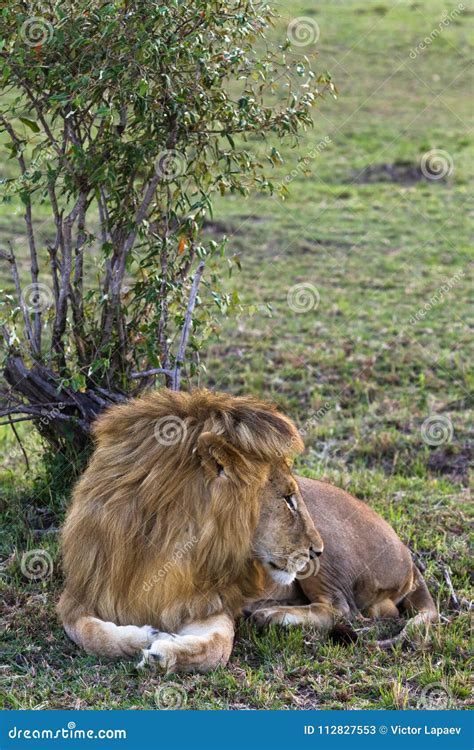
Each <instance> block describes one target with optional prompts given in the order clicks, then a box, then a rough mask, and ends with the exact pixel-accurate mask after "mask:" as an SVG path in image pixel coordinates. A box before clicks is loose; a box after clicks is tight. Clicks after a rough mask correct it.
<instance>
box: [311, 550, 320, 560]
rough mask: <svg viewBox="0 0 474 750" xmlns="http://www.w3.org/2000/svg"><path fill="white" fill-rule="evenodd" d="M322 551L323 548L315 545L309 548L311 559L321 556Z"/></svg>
mask: <svg viewBox="0 0 474 750" xmlns="http://www.w3.org/2000/svg"><path fill="white" fill-rule="evenodd" d="M321 553H322V549H316V548H315V547H310V548H309V557H310V560H314V558H315V557H319V556H320V555H321Z"/></svg>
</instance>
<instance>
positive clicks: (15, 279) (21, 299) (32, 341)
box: [0, 245, 39, 353]
mask: <svg viewBox="0 0 474 750" xmlns="http://www.w3.org/2000/svg"><path fill="white" fill-rule="evenodd" d="M0 257H1V258H4V259H5V260H8V262H9V263H10V266H11V272H12V277H13V283H14V284H15V290H16V294H17V297H18V304H19V305H20V310H21V312H22V315H23V322H24V324H25V331H26V336H27V339H28V341H29V342H30V346H31V350H32V351H33V352H34V351H37V350H36V346H35V339H34V336H33V330H32V328H31V321H30V315H29V312H28V307H27V305H26V302H25V299H24V297H23V293H22V291H21V282H20V276H19V273H18V267H17V264H16V258H15V254H14V252H13V249H12V247H11V245H10V253H9V254H8V253H6V252H5V251H4V250H0ZM38 353H39V352H38Z"/></svg>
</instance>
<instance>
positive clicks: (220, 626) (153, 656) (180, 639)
mask: <svg viewBox="0 0 474 750" xmlns="http://www.w3.org/2000/svg"><path fill="white" fill-rule="evenodd" d="M233 643H234V623H233V621H232V619H231V618H230V617H229V616H228V615H226V614H224V613H222V614H219V615H214V616H212V617H208V618H207V619H206V620H200V621H198V622H192V623H189V624H188V625H185V626H183V627H182V628H180V629H179V631H178V632H177V633H176V634H174V633H173V634H171V633H160V635H159V636H158V637H157V638H156V639H155V640H154V641H153V643H152V644H151V646H150V648H147V649H144V650H143V659H142V660H141V662H140V663H139V664H138V667H139V668H142V667H144V666H145V665H146V664H154V665H156V666H157V667H159V668H160V669H162V670H163V671H164V672H166V673H169V672H208V671H209V670H211V669H215V668H216V667H218V666H219V665H225V664H227V662H228V660H229V657H230V654H231V651H232V646H233Z"/></svg>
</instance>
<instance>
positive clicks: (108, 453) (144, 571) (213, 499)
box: [58, 389, 323, 672]
mask: <svg viewBox="0 0 474 750" xmlns="http://www.w3.org/2000/svg"><path fill="white" fill-rule="evenodd" d="M93 434H94V438H95V441H96V445H95V450H94V453H93V455H92V457H91V460H90V462H89V465H88V467H87V469H86V471H85V472H84V474H83V476H82V477H81V479H80V480H79V482H78V484H77V485H76V487H75V489H74V492H73V498H72V504H71V507H70V509H69V512H68V514H67V517H66V521H65V524H64V527H63V530H62V539H61V547H62V555H63V562H64V571H65V587H64V591H63V593H62V595H61V598H60V601H59V604H58V613H59V616H60V619H61V620H62V623H63V625H64V628H65V631H66V633H67V634H68V636H69V637H70V638H71V639H72V640H73V641H74V642H75V643H76V644H78V645H79V646H81V647H82V648H84V649H85V650H86V651H87V652H88V653H90V654H97V655H101V656H107V657H120V656H132V655H133V654H135V653H137V652H140V651H141V650H142V651H143V654H144V655H143V660H142V662H143V663H145V662H146V661H149V660H150V659H152V660H153V661H154V663H156V664H158V665H159V666H160V667H161V668H162V669H163V670H165V671H166V672H170V671H174V672H189V671H194V670H196V671H203V672H204V671H208V670H210V669H214V668H215V667H217V666H218V665H219V664H225V663H226V662H227V661H228V659H229V656H230V653H231V651H232V646H233V638H234V622H235V619H236V617H237V615H238V614H239V613H240V612H241V611H242V608H243V606H244V604H245V602H246V601H251V600H256V599H261V598H262V597H263V595H264V591H265V589H266V588H268V585H269V577H273V580H274V581H275V582H278V583H288V584H291V583H292V582H293V581H294V580H295V576H296V574H297V573H298V571H299V570H300V569H302V568H304V567H305V565H306V564H307V563H308V562H309V561H310V560H312V559H315V558H316V557H317V556H318V555H320V554H321V552H322V550H323V543H322V540H321V537H320V535H319V534H318V532H317V531H316V529H315V527H314V524H313V522H312V520H311V518H310V515H309V513H308V511H307V510H306V508H305V506H304V504H303V503H302V504H301V507H300V509H299V511H298V513H297V515H296V516H295V515H294V510H293V509H292V505H293V497H294V496H296V494H297V493H298V486H297V483H296V480H295V479H294V477H293V476H292V473H291V459H292V457H293V456H294V455H295V454H296V453H298V452H301V451H302V450H303V443H302V440H301V437H300V435H299V433H298V431H297V429H296V427H295V425H294V424H293V422H292V421H291V420H290V419H288V418H287V417H286V416H284V415H283V414H281V413H280V412H279V411H278V410H277V409H276V407H275V406H273V405H270V404H268V403H265V402H262V401H259V400H257V399H254V398H245V397H232V396H229V395H227V394H223V393H212V392H210V391H207V390H196V391H193V392H191V393H177V392H173V391H169V390H167V389H163V390H160V391H157V392H153V393H150V394H148V395H146V396H144V397H143V398H139V399H136V400H133V401H130V402H128V403H126V404H121V405H118V406H114V407H112V408H111V409H109V410H107V411H106V412H105V413H104V414H103V415H101V416H100V417H99V418H98V419H97V420H96V422H95V424H94V426H93ZM290 506H291V507H290ZM270 521H271V522H270ZM290 521H291V523H290ZM269 528H273V529H274V530H275V532H276V536H275V535H274V534H269V533H268V529H269ZM294 553H297V557H298V559H297V563H296V564H295V565H294V566H293V567H294V570H292V571H290V572H287V571H285V570H280V568H279V566H278V564H277V562H275V561H276V560H277V558H278V555H284V557H285V559H288V560H289V559H290V557H291V555H292V554H294Z"/></svg>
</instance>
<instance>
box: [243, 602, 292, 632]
mask: <svg viewBox="0 0 474 750" xmlns="http://www.w3.org/2000/svg"><path fill="white" fill-rule="evenodd" d="M251 619H252V621H253V622H255V624H256V625H257V626H258V627H259V628H264V627H267V626H268V625H298V619H297V618H296V617H295V616H294V615H293V614H292V612H291V610H290V609H288V608H286V607H263V608H262V609H257V610H255V612H253V613H252V615H251Z"/></svg>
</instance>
